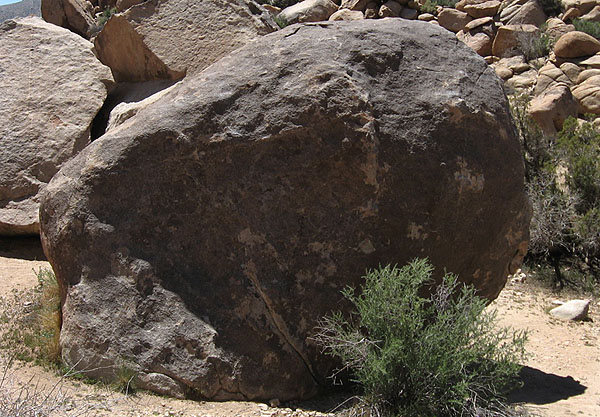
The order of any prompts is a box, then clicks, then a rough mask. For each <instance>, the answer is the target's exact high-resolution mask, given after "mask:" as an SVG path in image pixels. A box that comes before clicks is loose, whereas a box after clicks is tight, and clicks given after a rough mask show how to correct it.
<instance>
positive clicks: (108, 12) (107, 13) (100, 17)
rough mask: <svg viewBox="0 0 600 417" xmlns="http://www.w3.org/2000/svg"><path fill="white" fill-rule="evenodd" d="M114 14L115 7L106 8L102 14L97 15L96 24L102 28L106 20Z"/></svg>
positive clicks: (115, 11)
mask: <svg viewBox="0 0 600 417" xmlns="http://www.w3.org/2000/svg"><path fill="white" fill-rule="evenodd" d="M115 13H117V8H116V7H108V6H107V7H106V8H105V9H104V10H103V11H102V13H100V14H99V15H98V17H97V18H96V24H97V25H98V26H99V27H103V26H104V25H105V24H106V22H108V20H109V19H110V18H111V16H112V15H114V14H115Z"/></svg>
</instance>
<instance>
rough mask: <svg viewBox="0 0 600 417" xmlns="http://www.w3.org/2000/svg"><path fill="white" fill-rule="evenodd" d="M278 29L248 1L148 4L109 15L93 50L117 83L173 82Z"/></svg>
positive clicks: (155, 1) (172, 0)
mask: <svg viewBox="0 0 600 417" xmlns="http://www.w3.org/2000/svg"><path fill="white" fill-rule="evenodd" d="M277 28H278V27H277V25H276V24H275V22H274V21H273V19H272V17H271V15H270V14H269V13H268V12H267V11H266V10H265V9H264V8H262V7H261V6H259V5H258V4H256V3H254V2H253V1H251V0H205V1H197V0H149V1H146V2H144V3H142V4H138V5H134V6H133V7H131V8H129V9H128V10H127V11H125V12H124V13H119V14H117V15H114V16H112V17H111V18H110V20H109V21H108V22H107V23H106V25H105V26H104V28H103V29H102V31H101V32H100V33H99V34H98V36H97V37H96V38H95V41H94V45H95V47H96V52H97V54H98V58H99V59H100V61H102V62H103V63H104V64H106V65H108V66H109V67H110V68H111V69H112V71H113V74H114V77H115V80H117V81H135V82H139V81H149V80H154V79H161V78H162V79H173V80H177V79H180V78H182V77H183V76H185V74H186V73H194V72H198V71H201V70H203V69H204V68H206V67H207V66H209V65H210V64H212V63H213V62H215V61H217V60H218V59H219V58H221V57H223V56H224V55H226V54H228V53H229V52H231V51H233V50H234V49H236V48H239V47H240V46H242V45H244V44H246V43H248V42H250V41H252V40H254V39H255V38H257V37H258V36H260V35H265V34H267V33H270V32H272V31H274V30H276V29H277ZM175 45H177V46H176V47H175Z"/></svg>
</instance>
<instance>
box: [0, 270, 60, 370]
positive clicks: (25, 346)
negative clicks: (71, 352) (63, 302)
mask: <svg viewBox="0 0 600 417" xmlns="http://www.w3.org/2000/svg"><path fill="white" fill-rule="evenodd" d="M36 275H37V278H38V285H37V287H36V288H35V289H34V290H33V291H32V292H25V293H15V294H14V300H12V301H8V302H5V303H6V304H7V306H5V308H4V312H3V317H2V319H3V320H2V321H3V322H4V323H5V329H4V332H3V335H2V339H1V340H0V347H1V348H5V349H9V350H10V349H14V346H19V350H18V352H17V359H19V360H24V361H33V362H35V363H36V364H40V365H46V366H51V367H55V366H57V365H59V364H60V346H59V337H60V326H61V315H60V293H59V288H58V283H57V281H56V277H55V276H54V272H52V271H51V270H49V269H40V270H39V271H37V272H36Z"/></svg>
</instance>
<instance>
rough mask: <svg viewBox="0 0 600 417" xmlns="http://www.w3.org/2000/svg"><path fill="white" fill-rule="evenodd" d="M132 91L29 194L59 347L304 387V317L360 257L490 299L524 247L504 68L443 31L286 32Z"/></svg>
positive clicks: (311, 356)
mask: <svg viewBox="0 0 600 417" xmlns="http://www.w3.org/2000/svg"><path fill="white" fill-rule="evenodd" d="M146 104H147V105H144V106H140V108H139V109H138V112H137V114H136V115H135V116H134V117H132V118H130V119H129V120H127V121H125V122H124V123H122V124H121V125H119V126H118V127H116V128H115V129H114V130H111V131H110V132H108V133H107V134H105V135H104V136H102V137H101V138H99V139H97V140H96V141H94V142H93V143H92V144H90V145H89V146H88V147H87V148H86V149H85V150H84V151H83V152H82V153H81V154H80V156H78V157H77V158H75V159H74V160H73V161H71V162H70V163H69V164H67V166H65V167H64V168H63V169H62V170H61V171H60V172H59V173H58V174H57V175H56V176H55V177H54V178H53V180H52V182H51V183H50V185H49V187H48V189H47V192H46V194H45V198H44V201H43V203H42V207H41V209H40V212H41V221H42V227H41V229H42V240H43V244H44V248H45V251H46V254H47V256H48V258H49V260H50V262H51V263H52V265H53V268H54V270H55V272H56V274H57V276H58V279H59V281H60V283H61V288H62V291H63V296H64V309H63V328H62V333H61V343H62V348H63V357H64V359H65V360H66V361H67V363H69V364H77V367H79V368H88V369H91V368H94V369H95V371H92V372H91V373H92V375H95V376H101V377H107V378H109V377H110V368H109V367H110V366H111V365H113V364H117V366H118V365H119V364H120V363H125V364H127V366H129V367H133V368H134V369H136V370H138V371H140V372H141V374H140V375H141V377H140V382H141V384H142V386H147V387H149V388H151V389H156V388H154V387H155V385H156V384H146V385H144V384H145V383H144V381H156V380H158V379H160V380H161V383H160V387H161V390H162V391H161V392H163V393H164V392H172V393H173V394H174V395H180V394H181V392H184V393H187V394H188V395H200V396H204V397H208V398H215V399H236V398H248V399H269V398H278V399H280V400H285V399H290V398H301V397H307V396H310V395H312V394H313V393H314V392H315V390H316V389H317V386H318V383H319V382H321V381H323V378H324V377H325V376H327V375H328V374H329V373H330V371H331V369H332V367H333V366H334V364H333V363H332V359H331V357H328V356H324V355H323V354H322V353H321V352H320V349H319V347H317V346H315V344H314V343H313V342H312V341H311V339H310V336H311V335H312V334H313V332H314V326H315V325H316V321H317V319H318V318H320V317H322V316H323V315H324V314H326V313H328V312H330V311H331V310H340V309H341V310H344V309H346V308H348V306H347V305H346V304H344V303H343V302H342V297H341V295H340V290H341V289H342V288H344V287H346V286H348V285H351V286H358V285H359V284H360V283H361V275H363V274H364V271H365V269H366V268H372V267H376V266H377V265H379V264H387V263H398V264H404V263H406V262H408V261H409V260H411V259H412V258H414V257H417V256H422V257H423V256H427V257H429V259H430V260H431V261H432V263H433V264H434V265H436V266H437V272H438V273H439V274H442V273H443V271H444V268H446V269H447V270H448V271H452V272H455V273H457V274H460V278H461V279H462V280H463V281H466V282H473V283H474V284H475V285H476V286H477V287H478V288H479V290H480V291H481V294H482V295H484V296H486V297H489V298H494V297H496V296H497V294H498V293H499V291H500V290H501V288H502V287H503V285H504V283H505V280H506V275H507V274H508V273H509V272H511V271H512V272H514V271H515V270H516V268H517V266H518V265H519V264H520V262H521V259H522V256H523V255H524V252H525V249H526V245H527V238H528V223H529V210H528V203H527V201H526V196H525V192H524V186H523V167H522V162H521V161H522V160H521V156H520V151H519V144H518V142H517V139H516V137H515V134H514V128H513V126H512V125H511V121H510V120H511V119H510V116H509V112H508V108H507V102H506V98H505V97H504V93H503V92H502V86H501V82H500V80H499V79H498V78H497V77H496V76H495V74H494V72H493V70H492V69H491V68H489V67H488V66H487V65H486V64H485V62H484V60H483V59H482V58H481V57H479V56H477V55H476V54H475V53H474V52H473V51H471V50H470V49H469V48H468V47H466V46H465V45H464V44H462V43H461V42H460V41H458V40H457V39H456V37H455V36H454V34H452V33H450V32H448V31H446V30H444V29H442V28H440V27H437V26H434V25H431V24H428V23H424V22H414V21H405V20H402V19H382V20H370V21H368V20H362V21H355V22H321V23H316V24H305V25H294V26H290V27H288V28H286V29H284V30H282V31H278V32H276V33H273V34H271V35H267V36H265V37H262V38H260V39H258V40H257V41H255V42H253V43H251V44H249V45H247V46H246V47H243V48H241V49H238V50H237V51H236V52H235V53H233V54H230V55H229V56H227V57H225V58H223V59H222V60H220V61H218V62H217V63H215V64H214V65H212V66H211V67H210V68H207V69H206V70H205V71H203V72H202V73H200V74H198V75H196V76H195V77H191V78H187V77H186V79H185V80H184V81H183V82H182V83H181V84H179V85H177V86H174V87H173V88H172V89H171V90H170V91H168V92H166V93H165V94H164V95H163V96H162V97H160V98H159V99H158V100H156V101H154V102H153V103H146ZM105 366H106V367H108V368H104V367H105ZM99 368H100V369H99ZM150 374H152V375H151V376H149V375H150ZM156 374H162V375H163V376H164V377H161V376H157V375H156ZM169 386H171V387H176V388H177V389H175V388H173V389H172V390H171V389H170V388H168V387H169Z"/></svg>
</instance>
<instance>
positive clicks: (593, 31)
mask: <svg viewBox="0 0 600 417" xmlns="http://www.w3.org/2000/svg"><path fill="white" fill-rule="evenodd" d="M572 23H573V26H575V30H578V31H580V32H585V33H587V34H588V35H590V36H593V37H594V38H596V39H600V22H594V21H591V20H583V19H573V22H572Z"/></svg>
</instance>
